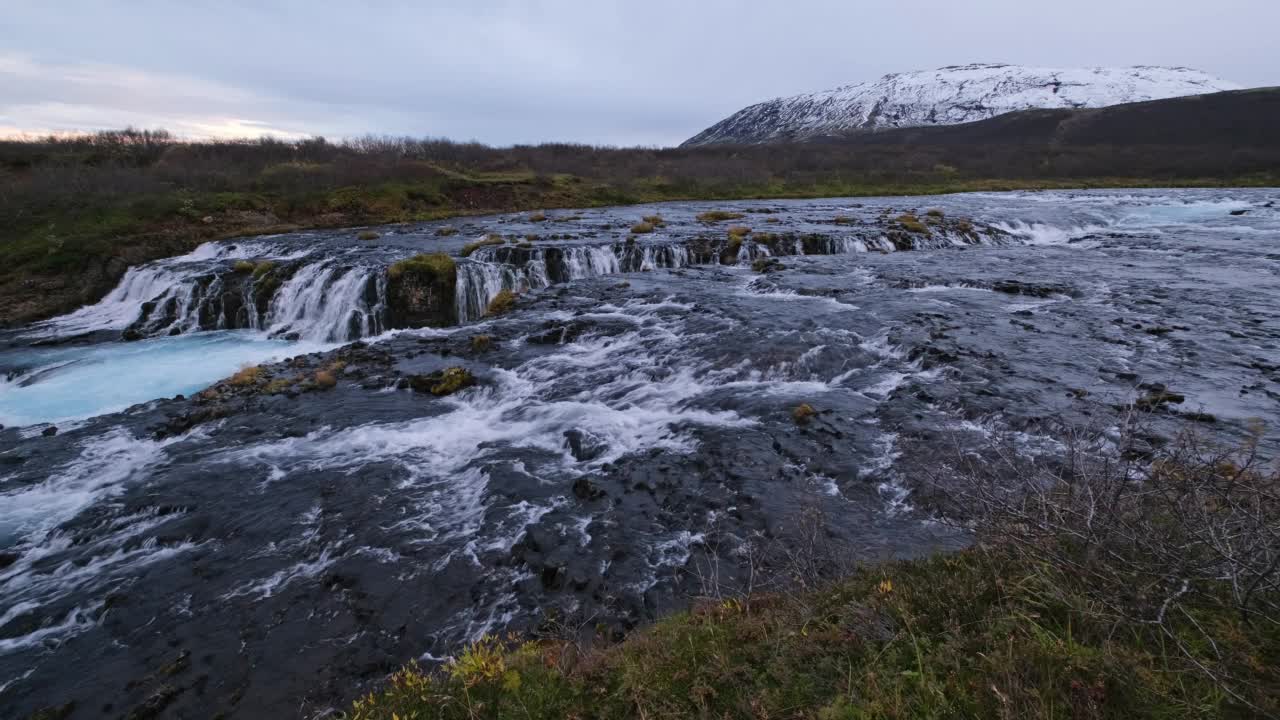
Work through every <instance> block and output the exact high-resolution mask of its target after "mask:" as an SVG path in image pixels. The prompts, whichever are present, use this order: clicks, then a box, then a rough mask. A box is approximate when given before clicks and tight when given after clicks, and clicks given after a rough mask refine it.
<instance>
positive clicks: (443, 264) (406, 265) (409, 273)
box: [387, 253, 457, 287]
mask: <svg viewBox="0 0 1280 720" xmlns="http://www.w3.org/2000/svg"><path fill="white" fill-rule="evenodd" d="M387 277H389V278H391V279H392V280H400V279H402V278H404V277H419V278H422V279H423V280H425V281H427V282H430V283H434V284H437V285H446V286H449V287H452V286H453V284H454V283H455V282H457V264H456V263H455V262H454V260H453V258H452V257H450V256H449V255H448V254H446V253H431V254H422V255H415V256H413V257H411V258H409V259H408V260H401V261H400V262H398V263H395V264H393V265H392V266H391V267H389V268H387Z"/></svg>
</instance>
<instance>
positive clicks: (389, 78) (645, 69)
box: [0, 0, 1280, 145]
mask: <svg viewBox="0 0 1280 720" xmlns="http://www.w3.org/2000/svg"><path fill="white" fill-rule="evenodd" d="M7 4H8V5H10V7H8V8H7V9H6V11H5V13H4V17H3V18H2V19H0V23H3V24H4V29H3V32H4V37H5V43H4V46H3V49H0V132H5V131H7V132H15V131H20V130H30V131H45V130H72V129H96V128H101V127H118V126H121V125H125V124H133V125H140V126H147V127H156V126H165V127H169V128H170V129H173V130H175V131H178V132H181V133H185V134H192V135H212V134H224V135H225V134H234V135H242V134H258V133H260V132H276V133H280V134H285V135H291V134H292V135H302V134H313V133H316V134H324V135H328V136H346V135H358V134H363V133H366V132H374V133H390V134H413V135H433V136H448V137H452V138H455V139H478V140H481V141H485V142H490V143H498V144H507V143H514V142H534V141H542V140H569V141H578V142H592V143H609V144H626V145H630V144H646V145H660V144H661V145H665V144H673V143H677V142H679V141H681V140H683V139H684V138H686V137H688V136H689V135H692V134H693V133H694V132H696V131H698V130H700V129H701V128H703V127H705V126H706V125H709V124H711V123H712V122H714V121H716V120H718V119H720V118H721V117H723V116H724V115H727V114H728V113H730V112H732V111H734V110H737V109H738V108H740V107H742V106H743V105H746V104H749V103H752V102H757V101H759V100H763V99H767V98H769V97H774V96H777V95H786V94H792V93H796V92H803V91H808V90H819V89H824V88H828V87H833V86H836V85H842V84H846V83H851V82H858V81H861V80H871V79H875V78H877V77H879V76H880V75H883V74H884V73H887V72H896V71H903V70H914V69H922V68H930V67H937V66H941V65H951V64H959V63H966V62H975V61H984V62H993V61H1000V62H1014V63H1024V64H1029V65H1048V66H1076V65H1134V64H1162V65H1187V66H1191V67H1197V68H1200V69H1202V70H1206V71H1208V72H1212V73H1215V74H1218V75H1221V76H1223V77H1225V78H1227V79H1230V80H1234V81H1236V82H1240V83H1243V84H1246V85H1267V84H1280V53H1277V52H1276V51H1275V41H1274V28H1276V27H1278V26H1280V3H1275V2H1273V1H1272V0H1219V1H1218V2H1215V3H1212V4H1207V3H1203V2H1196V3H1190V2H1185V1H1183V0H1163V1H1156V0H1105V1H1104V0H1077V1H1076V2H1073V3H1071V4H1070V5H1069V6H1067V5H1063V4H1061V3H1053V4H1052V5H1051V4H1048V3H1040V2H1035V1H1034V0H1032V1H1030V2H1028V0H970V2H964V3H956V2H941V1H940V2H925V1H924V0H901V1H899V2H893V3H890V2H887V1H886V2H858V3H853V2H839V1H837V0H831V1H829V2H818V1H816V0H790V1H789V2H785V3H758V2H729V1H728V0H704V1H703V2H695V0H680V1H676V0H649V1H648V2H617V1H615V2H609V1H607V0H595V1H592V0H581V1H578V0H573V1H571V0H563V1H562V2H555V1H553V0H541V1H539V0H529V1H526V2H510V1H503V0H470V1H469V2H433V3H430V4H429V5H427V4H424V3H411V2H368V3H362V4H360V5H357V4H355V3H350V4H348V3H333V2H321V1H320V0H312V1H311V2H295V1H286V0H280V1H278V2H265V1H264V2H232V1H229V2H220V3H214V2H200V1H193V2H188V3H183V4H181V5H179V4H177V3H170V2H155V1H153V0H140V1H138V2H125V1H124V0H119V1H118V2H103V1H99V2H93V1H90V0H79V1H76V0H64V1H63V2H58V3H49V2H47V0H46V1H44V2H23V1H18V2H13V1H11V2H10V3H7Z"/></svg>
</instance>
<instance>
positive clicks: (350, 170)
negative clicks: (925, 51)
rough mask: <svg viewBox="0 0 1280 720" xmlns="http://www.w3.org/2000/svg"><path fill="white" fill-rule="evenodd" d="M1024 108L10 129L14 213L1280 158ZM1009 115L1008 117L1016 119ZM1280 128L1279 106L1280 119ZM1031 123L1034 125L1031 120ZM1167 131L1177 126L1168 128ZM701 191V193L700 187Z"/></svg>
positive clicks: (1244, 171)
mask: <svg viewBox="0 0 1280 720" xmlns="http://www.w3.org/2000/svg"><path fill="white" fill-rule="evenodd" d="M1066 112H1067V116H1064V115H1063V114H1062V113H1063V111H1057V112H1053V113H1049V114H1047V115H1046V114H1043V113H1042V114H1040V115H1039V116H1037V115H1036V114H1035V111H1032V113H1031V114H1026V115H1025V116H1024V114H1022V113H1015V114H1012V115H1009V116H1005V117H1004V118H1003V119H1002V118H996V119H994V120H991V121H984V122H983V123H973V124H970V125H969V126H956V127H952V128H930V129H923V130H912V131H893V132H890V133H876V134H870V135H866V134H864V135H856V136H850V137H847V138H826V139H824V141H822V142H817V143H806V144H772V145H753V146H728V145H719V146H710V147H701V148H687V149H680V148H670V149H648V148H627V149H620V148H610V147H595V146H589V145H574V144H543V145H518V146H514V147H501V148H499V147H490V146H486V145H482V144H478V143H459V142H451V141H448V140H443V139H432V138H427V139H417V138H407V137H377V136H366V137H362V138H354V139H348V140H343V141H341V142H332V141H327V140H325V139H324V138H319V137H317V138H312V139H308V140H302V141H298V142H286V141H282V140H278V139H273V138H260V139H256V140H231V141H214V140H205V141H188V140H180V139H178V138H175V137H174V136H173V135H171V134H170V133H168V132H165V131H163V130H158V131H148V130H133V129H127V130H120V131H110V132H100V133H96V134H92V135H82V136H74V137H47V138H39V139H23V140H8V141H0V203H2V204H3V207H4V210H5V211H6V212H5V214H6V215H9V214H10V213H12V212H14V211H15V210H19V209H20V208H22V207H24V206H26V207H30V206H31V205H33V204H34V205H46V204H50V203H52V204H54V205H61V204H63V203H67V202H92V201H93V200H94V199H96V198H111V197H116V196H120V195H139V194H154V193H167V192H171V191H174V190H189V191H193V192H267V193H286V194H288V193H298V192H316V191H328V190H334V189H337V188H342V187H348V186H360V185H368V184H374V183H387V182H407V183H413V182H418V181H424V180H429V179H439V178H441V176H446V177H447V176H448V175H449V174H451V173H460V174H464V175H474V174H478V173H484V174H490V173H526V174H532V175H534V176H542V177H547V178H550V177H553V176H558V175H560V176H562V175H570V176H574V177H577V178H581V179H584V180H590V181H594V182H598V183H607V184H609V185H613V186H616V187H618V188H620V189H626V188H628V187H630V186H632V185H634V184H636V183H646V184H654V183H658V184H661V185H663V186H664V188H665V189H666V190H668V191H670V192H672V193H674V194H679V193H680V191H681V189H687V190H689V191H690V193H691V194H695V195H699V196H701V195H705V194H706V193H707V192H708V191H715V190H717V189H721V190H724V191H725V192H727V193H729V194H732V193H733V190H734V189H735V188H741V187H743V186H760V187H765V186H769V185H774V184H784V185H788V186H804V185H822V184H828V183H833V182H834V183H846V184H849V183H857V184H871V185H874V184H893V185H902V184H913V183H931V182H946V181H953V180H962V179H976V178H981V179H993V178H1001V179H1018V180H1034V179H1049V178H1052V179H1064V180H1069V179H1073V178H1104V177H1112V178H1115V177H1121V178H1143V179H1148V180H1159V179H1169V180H1176V179H1220V180H1222V181H1224V182H1230V181H1233V180H1235V179H1238V178H1241V177H1243V176H1248V175H1253V174H1258V173H1267V172H1273V171H1276V170H1277V169H1280V143H1272V144H1265V145H1253V144H1241V143H1239V142H1234V141H1233V139H1232V135H1231V133H1230V132H1229V130H1228V131H1225V132H1224V131H1222V130H1220V129H1219V130H1216V131H1215V132H1213V133H1211V137H1206V138H1205V140H1206V142H1204V143H1187V142H1185V141H1182V142H1177V143H1166V144H1148V143H1142V142H1140V141H1141V138H1142V136H1143V135H1144V134H1146V135H1148V136H1150V137H1152V138H1160V136H1161V134H1162V133H1161V132H1160V131H1159V128H1158V127H1149V129H1148V130H1146V131H1143V130H1142V129H1141V128H1134V127H1131V126H1125V128H1126V132H1124V133H1122V134H1123V135H1125V137H1124V138H1123V139H1124V142H1123V143H1113V142H1106V140H1107V136H1106V135H1099V134H1097V133H1094V135H1095V136H1096V137H1090V138H1087V139H1088V140H1090V142H1089V143H1088V144H1080V143H1079V142H1072V143H1069V144H1068V143H1063V142H1061V141H1060V139H1058V138H1055V137H1053V133H1054V130H1055V129H1057V128H1059V127H1060V126H1062V125H1064V120H1066V122H1065V124H1066V125H1068V126H1070V125H1071V124H1073V123H1074V124H1076V125H1079V124H1080V123H1079V121H1078V120H1074V119H1072V118H1070V117H1069V116H1070V111H1066ZM1011 119H1012V120H1011ZM1274 126H1275V127H1277V128H1280V117H1276V118H1275V119H1274ZM1028 128H1030V130H1028ZM1165 134H1167V133H1165ZM695 190H696V192H695Z"/></svg>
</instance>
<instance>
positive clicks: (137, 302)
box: [31, 265, 194, 337]
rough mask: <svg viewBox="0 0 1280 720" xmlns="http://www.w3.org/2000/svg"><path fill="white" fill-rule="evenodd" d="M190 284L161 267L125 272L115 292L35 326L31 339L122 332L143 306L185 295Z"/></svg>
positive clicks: (177, 274)
mask: <svg viewBox="0 0 1280 720" xmlns="http://www.w3.org/2000/svg"><path fill="white" fill-rule="evenodd" d="M193 285H194V283H193V282H192V283H188V282H186V278H184V277H182V275H181V274H179V273H177V272H174V271H173V270H171V269H170V268H167V267H165V266H163V265H142V266H138V267H131V268H129V269H128V270H127V271H125V274H124V277H123V278H121V279H120V283H119V284H118V285H116V287H115V289H114V290H112V291H111V292H110V293H107V296H106V297H104V298H103V299H102V300H100V301H98V302H97V303H95V304H93V305H86V306H85V307H82V308H80V309H79V310H76V311H75V312H72V313H70V314H67V315H63V316H61V317H56V318H53V319H51V320H46V321H45V322H43V323H39V324H38V325H37V326H36V329H35V331H34V332H32V333H31V335H32V336H34V337H44V336H49V335H73V334H79V333H86V332H93V331H95V330H124V329H125V328H127V327H129V325H131V324H132V323H133V322H134V321H135V320H137V319H138V316H139V314H140V313H141V312H142V306H143V303H147V302H150V301H152V300H154V301H156V302H161V301H167V300H168V299H170V298H173V297H174V296H175V295H176V296H178V297H182V296H189V295H190V293H191V292H192V291H193V290H194V288H193Z"/></svg>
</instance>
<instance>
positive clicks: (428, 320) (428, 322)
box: [387, 253, 458, 327]
mask: <svg viewBox="0 0 1280 720" xmlns="http://www.w3.org/2000/svg"><path fill="white" fill-rule="evenodd" d="M457 269H458V268H457V264H456V263H455V262H454V260H453V258H452V257H450V256H448V255H446V254H444V253H432V254H424V255H415V256H414V257H411V258H409V259H407V260H401V261H400V262H398V263H395V264H394V265H392V266H391V267H389V268H387V300H388V305H389V308H388V309H389V311H390V313H389V314H390V317H389V320H390V324H391V326H392V327H428V326H429V327H442V326H445V325H452V324H453V323H454V321H455V310H454V293H455V290H456V288H457V283H458V272H457Z"/></svg>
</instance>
